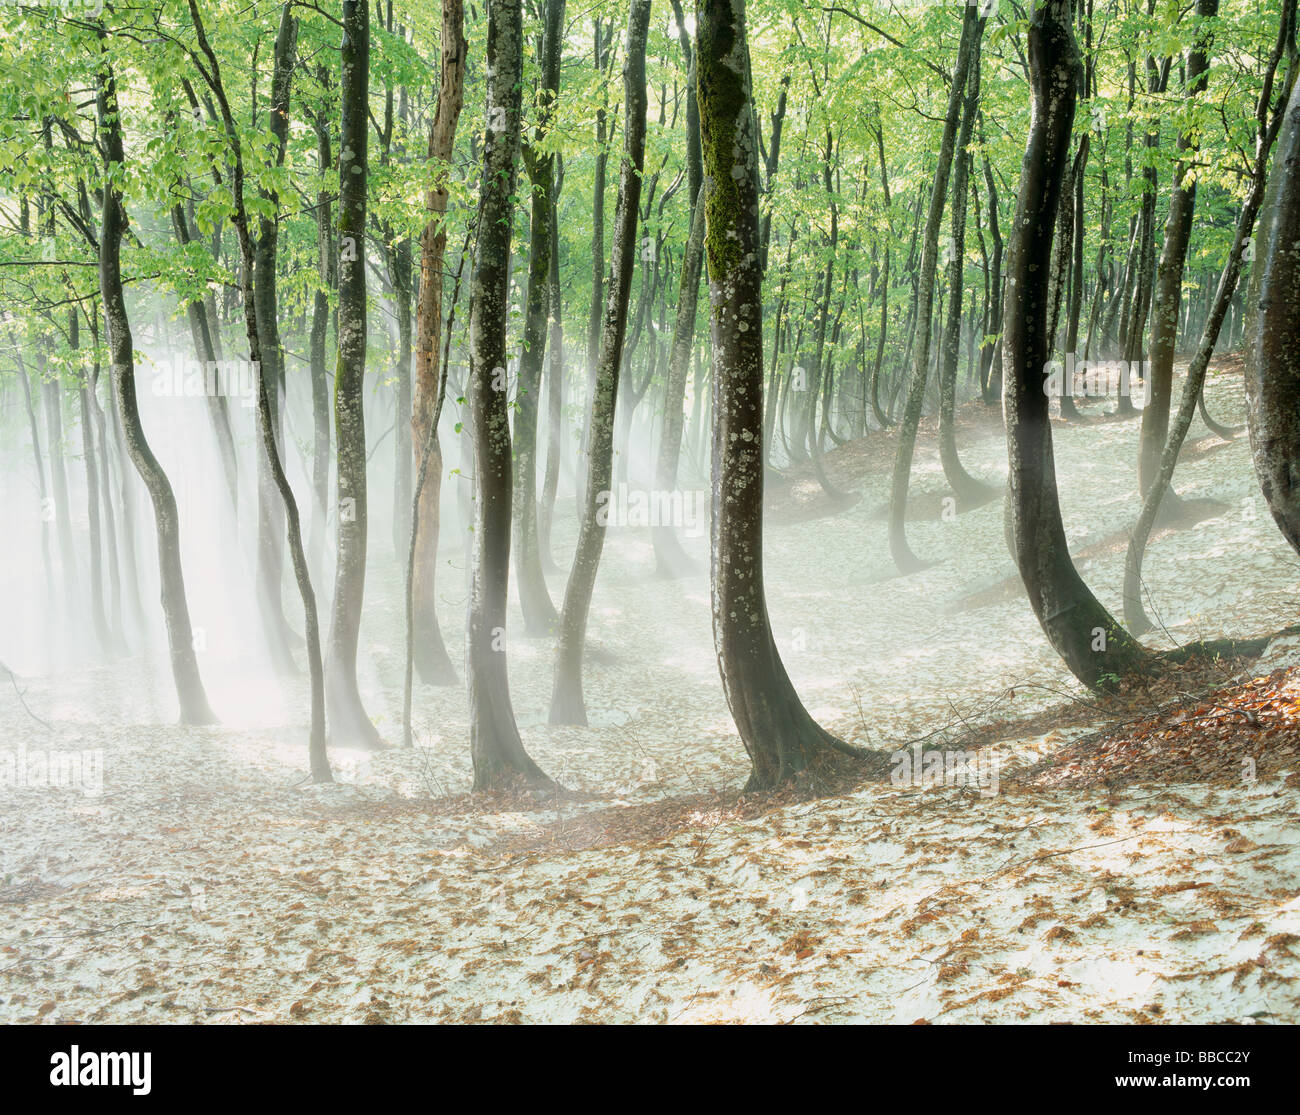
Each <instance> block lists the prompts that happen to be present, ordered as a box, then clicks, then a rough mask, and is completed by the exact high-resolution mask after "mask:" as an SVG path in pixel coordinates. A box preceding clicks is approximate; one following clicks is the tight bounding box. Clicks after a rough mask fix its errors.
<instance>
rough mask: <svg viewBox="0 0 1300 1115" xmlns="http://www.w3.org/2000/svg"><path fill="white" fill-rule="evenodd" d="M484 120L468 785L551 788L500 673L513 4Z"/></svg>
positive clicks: (491, 39) (503, 21)
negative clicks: (471, 776)
mask: <svg viewBox="0 0 1300 1115" xmlns="http://www.w3.org/2000/svg"><path fill="white" fill-rule="evenodd" d="M487 15H488V26H487V59H486V61H487V74H488V77H487V126H486V128H485V130H484V139H483V172H482V178H481V179H480V181H481V183H482V185H481V189H480V195H479V218H478V244H477V247H476V249H475V253H474V274H473V280H472V285H471V289H472V291H473V303H472V308H471V310H470V349H471V363H470V375H469V383H468V385H467V387H466V389H465V393H466V395H467V396H468V399H469V406H470V422H471V426H472V428H473V439H472V440H473V449H474V486H475V493H474V494H475V500H474V540H473V557H472V560H471V562H470V567H471V570H472V574H471V577H472V580H471V584H470V596H469V617H468V624H467V630H466V639H467V643H468V647H467V658H468V662H469V714H470V757H471V759H472V760H473V763H474V789H476V790H492V789H508V788H511V787H513V786H515V785H517V784H519V783H521V782H522V783H525V784H529V785H533V786H550V785H552V783H551V781H550V779H549V778H547V776H546V775H545V774H544V773H542V770H541V768H540V767H539V766H538V765H537V764H536V763H535V762H533V760H532V759H531V758H530V757H529V755H528V752H526V751H525V750H524V745H523V741H522V740H521V739H520V738H519V728H518V725H516V723H515V714H514V709H513V708H512V707H511V704H510V682H509V676H508V674H507V672H506V643H505V635H506V588H507V582H508V578H509V575H510V495H511V483H510V473H511V447H510V422H509V417H508V410H507V400H506V387H507V382H506V360H507V357H506V310H507V308H508V305H509V293H510V291H509V286H510V239H511V215H512V211H513V203H512V197H513V195H514V191H515V179H516V170H517V168H516V162H517V157H518V151H519V128H520V115H521V111H520V110H521V92H520V83H521V80H522V71H523V28H522V22H523V20H522V13H521V11H520V0H488V5H487Z"/></svg>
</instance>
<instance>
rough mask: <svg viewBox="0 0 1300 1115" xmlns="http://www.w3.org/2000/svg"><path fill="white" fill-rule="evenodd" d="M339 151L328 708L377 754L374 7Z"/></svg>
mask: <svg viewBox="0 0 1300 1115" xmlns="http://www.w3.org/2000/svg"><path fill="white" fill-rule="evenodd" d="M342 55H343V79H342V81H341V83H340V98H341V101H342V122H341V125H340V139H339V143H340V150H339V246H340V247H339V351H338V361H337V363H336V365H335V369H334V428H335V443H336V445H337V446H338V536H337V538H338V559H337V564H336V566H335V573H334V607H333V610H332V612H331V615H330V635H329V655H328V665H327V670H326V688H325V694H326V701H327V707H328V710H329V722H330V734H331V736H332V737H333V738H334V740H335V741H336V742H338V743H345V742H346V743H351V744H353V745H356V746H360V747H377V746H379V744H380V739H379V733H378V732H377V731H376V730H375V726H374V724H372V723H371V722H370V718H369V717H368V716H367V715H366V710H365V709H364V708H363V707H362V705H361V694H360V692H359V691H358V689H357V640H358V635H359V632H360V628H361V603H362V599H363V598H364V596H365V588H366V529H367V522H368V519H367V514H366V424H365V412H364V409H363V407H362V401H361V388H362V384H363V383H364V380H365V371H366V240H365V235H366V144H367V141H368V140H369V128H368V126H367V121H368V116H367V113H368V105H367V95H368V94H367V90H368V83H369V73H370V8H369V6H368V5H367V4H366V3H364V0H343V47H342Z"/></svg>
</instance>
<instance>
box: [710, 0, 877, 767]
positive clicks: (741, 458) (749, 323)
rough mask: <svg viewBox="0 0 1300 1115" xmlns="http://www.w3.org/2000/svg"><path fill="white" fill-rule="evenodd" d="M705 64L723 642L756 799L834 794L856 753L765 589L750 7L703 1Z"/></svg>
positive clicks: (716, 626) (716, 619) (718, 599)
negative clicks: (783, 643) (783, 788)
mask: <svg viewBox="0 0 1300 1115" xmlns="http://www.w3.org/2000/svg"><path fill="white" fill-rule="evenodd" d="M695 61H696V69H697V71H698V87H697V94H698V96H699V107H700V131H701V136H702V140H703V149H704V169H705V177H704V182H705V186H704V198H705V205H706V207H707V210H706V212H707V221H708V224H707V233H706V241H705V243H706V252H707V257H708V263H709V291H710V299H709V301H710V317H711V323H712V342H713V343H712V352H713V395H714V425H713V529H712V578H711V581H712V604H713V641H714V646H715V648H716V651H717V656H718V669H719V672H720V674H721V677H722V688H723V691H724V693H725V694H726V697H727V704H728V707H729V708H730V709H731V714H732V717H733V718H734V719H735V722H736V728H737V730H738V731H739V732H740V737H741V740H742V741H743V742H744V745H745V750H746V751H747V752H748V753H749V757H750V761H751V763H752V764H753V770H752V773H751V774H750V777H749V781H748V783H747V785H746V788H747V789H750V790H762V789H770V788H772V787H775V786H779V785H781V784H783V783H785V782H790V781H800V782H803V783H804V784H807V785H811V786H818V785H825V784H826V783H827V782H829V781H830V776H832V775H833V774H834V773H836V772H837V769H838V768H839V767H840V764H841V763H843V762H845V761H847V756H849V755H856V754H857V752H856V749H854V748H851V747H849V746H848V745H847V744H845V743H843V742H841V741H840V740H838V739H836V738H835V737H834V736H832V735H831V734H830V733H829V732H827V731H826V730H825V729H824V728H822V727H821V726H820V725H818V724H817V723H816V722H815V721H814V720H813V719H812V717H811V716H809V714H808V711H807V710H806V709H805V708H804V706H803V704H802V702H801V701H800V700H799V696H798V694H797V693H796V692H795V690H794V686H793V685H792V684H791V682H790V678H789V676H788V675H787V673H786V671H785V666H784V665H783V663H782V662H781V656H780V653H779V652H778V651H777V648H776V642H775V640H774V638H773V636H772V628H771V623H770V621H769V619H768V614H767V602H766V599H765V596H764V590H763V452H762V440H763V328H762V326H763V317H762V305H763V303H762V283H763V271H762V264H761V259H760V254H759V214H758V136H757V135H756V134H755V126H754V114H753V112H752V110H751V105H752V100H751V93H750V87H751V86H750V67H749V45H748V42H747V41H746V36H745V8H744V0H700V3H699V6H698V9H697V16H696V40H695Z"/></svg>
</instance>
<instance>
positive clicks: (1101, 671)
mask: <svg viewBox="0 0 1300 1115" xmlns="http://www.w3.org/2000/svg"><path fill="white" fill-rule="evenodd" d="M1079 65H1080V62H1079V53H1078V49H1077V47H1076V45H1075V41H1074V33H1073V31H1072V30H1071V26H1070V0H1040V3H1039V4H1038V6H1037V7H1036V8H1035V9H1034V12H1033V15H1032V17H1031V19H1030V24H1029V74H1030V84H1031V88H1032V95H1033V115H1032V118H1031V119H1032V123H1031V125H1030V130H1029V140H1028V145H1027V147H1026V149H1025V157H1024V162H1023V164H1022V167H1021V177H1020V195H1019V198H1018V199H1017V203H1016V219H1015V224H1014V229H1015V232H1014V236H1013V238H1012V241H1011V248H1010V252H1009V254H1008V259H1007V306H1006V333H1005V340H1004V346H1005V352H1004V358H1003V359H1004V384H1003V396H1002V408H1003V417H1004V420H1005V422H1006V427H1007V457H1008V463H1009V466H1010V474H1009V477H1008V484H1009V489H1010V490H1009V493H1008V497H1009V501H1010V504H1011V516H1010V519H1011V535H1012V548H1013V556H1014V557H1015V559H1016V565H1017V567H1018V568H1019V570H1020V576H1021V578H1022V579H1023V581H1024V584H1025V588H1026V590H1027V591H1028V593H1029V602H1030V605H1031V606H1032V607H1033V609H1034V614H1035V615H1036V616H1037V617H1038V622H1039V623H1040V624H1041V625H1042V628H1043V631H1044V633H1045V634H1046V635H1047V638H1048V640H1049V641H1050V642H1051V644H1052V646H1053V647H1055V648H1056V650H1057V652H1058V653H1059V654H1060V655H1061V657H1062V658H1063V659H1064V660H1065V663H1066V665H1067V666H1068V667H1069V668H1070V671H1071V672H1072V673H1073V674H1074V675H1075V677H1077V678H1078V679H1079V680H1080V681H1082V682H1083V683H1084V684H1085V685H1087V686H1089V687H1090V688H1094V689H1104V688H1109V687H1113V686H1114V685H1115V684H1116V683H1117V682H1118V681H1119V679H1121V678H1123V677H1125V676H1126V675H1129V674H1131V673H1133V672H1135V671H1136V670H1139V669H1141V668H1142V667H1143V665H1144V663H1145V660H1146V652H1145V651H1144V650H1143V648H1142V646H1141V644H1139V643H1137V642H1136V641H1135V640H1134V639H1133V638H1132V637H1131V636H1130V635H1129V634H1128V632H1127V631H1125V630H1124V628H1123V627H1121V626H1120V624H1119V623H1118V622H1116V620H1115V619H1114V618H1113V617H1112V616H1111V615H1110V613H1109V612H1107V611H1106V609H1105V608H1103V607H1102V606H1101V604H1100V603H1099V602H1098V601H1097V599H1096V597H1094V596H1093V595H1092V593H1091V592H1090V591H1089V590H1088V587H1087V585H1085V584H1084V582H1083V579H1082V578H1081V577H1080V576H1079V574H1078V571H1077V570H1076V569H1075V568H1074V562H1073V561H1072V560H1071V558H1070V552H1069V549H1068V547H1067V545H1066V541H1065V528H1064V526H1063V525H1062V523H1061V509H1060V503H1059V499H1058V496H1057V488H1056V465H1055V461H1054V458H1053V454H1052V427H1051V423H1050V421H1049V420H1048V395H1047V393H1046V392H1045V391H1044V387H1043V376H1044V371H1043V369H1044V367H1045V365H1046V361H1047V357H1048V354H1049V352H1050V347H1051V340H1052V339H1051V337H1049V336H1048V331H1047V326H1048V322H1047V316H1048V299H1047V292H1046V290H1045V289H1044V287H1045V284H1043V282H1042V280H1041V277H1042V276H1043V275H1046V274H1047V273H1048V268H1049V267H1050V265H1051V258H1052V239H1053V235H1054V231H1055V227H1056V213H1057V206H1058V205H1059V204H1060V202H1061V186H1062V183H1063V181H1064V179H1065V176H1066V171H1067V166H1068V159H1069V148H1070V129H1071V126H1072V124H1073V121H1074V106H1075V99H1076V97H1077V95H1078V81H1077V76H1078V67H1079Z"/></svg>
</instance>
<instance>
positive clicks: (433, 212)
mask: <svg viewBox="0 0 1300 1115" xmlns="http://www.w3.org/2000/svg"><path fill="white" fill-rule="evenodd" d="M464 23H465V9H464V3H463V2H462V0H443V5H442V76H441V79H440V82H439V86H438V104H437V107H436V108H435V110H434V117H433V123H432V125H430V127H429V158H430V159H436V160H438V166H439V176H438V178H437V179H436V181H435V182H434V185H433V188H432V189H430V190H429V191H428V193H427V194H426V197H425V207H426V209H427V210H428V213H429V219H428V222H427V223H426V224H425V226H424V234H423V236H422V238H421V242H420V243H421V247H420V298H419V302H418V303H417V306H416V315H415V321H416V324H415V334H416V341H415V399H414V404H413V409H412V412H411V444H412V446H413V447H414V448H415V451H416V452H417V453H419V452H420V451H421V450H422V448H423V447H424V445H425V444H426V443H430V449H429V461H428V465H427V475H426V478H425V482H424V484H423V486H422V487H421V488H420V503H419V510H418V513H417V517H416V523H415V526H414V530H415V556H414V559H413V560H414V567H413V570H412V576H413V587H412V591H413V593H414V602H413V605H412V606H413V608H414V612H413V616H412V624H413V630H414V636H413V637H414V640H415V643H414V655H415V668H416V669H417V670H418V671H419V674H420V678H421V679H422V680H423V681H424V682H426V683H427V684H429V685H455V684H457V681H458V679H457V677H456V669H455V667H454V666H453V665H452V663H451V658H450V656H449V655H448V654H447V648H446V646H445V644H444V643H443V641H442V630H441V629H440V627H439V626H438V613H437V608H436V600H437V598H436V596H435V593H434V587H435V583H436V579H437V576H436V575H437V568H438V529H439V518H440V511H441V506H442V446H441V444H440V443H439V440H438V431H437V429H436V428H435V426H434V414H435V411H436V410H437V401H438V370H437V353H438V339H439V329H440V328H441V325H442V288H443V282H442V269H443V260H444V258H445V257H446V254H447V226H446V213H447V199H448V189H447V177H446V175H447V174H449V173H450V172H451V155H452V148H453V146H454V145H455V141H456V124H457V122H458V121H459V120H460V110H461V107H462V105H463V104H464V95H465V51H466V44H465V31H464ZM442 168H445V170H443V169H442Z"/></svg>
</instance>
